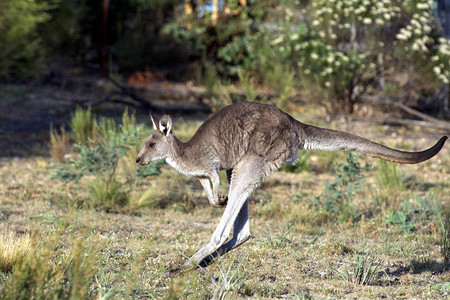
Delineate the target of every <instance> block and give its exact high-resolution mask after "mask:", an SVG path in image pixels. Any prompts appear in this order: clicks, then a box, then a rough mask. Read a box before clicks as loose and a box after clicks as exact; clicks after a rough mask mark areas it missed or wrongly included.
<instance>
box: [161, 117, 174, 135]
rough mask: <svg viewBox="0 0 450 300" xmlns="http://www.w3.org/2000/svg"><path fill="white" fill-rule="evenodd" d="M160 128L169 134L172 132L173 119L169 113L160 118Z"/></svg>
mask: <svg viewBox="0 0 450 300" xmlns="http://www.w3.org/2000/svg"><path fill="white" fill-rule="evenodd" d="M159 130H160V131H161V132H162V133H164V134H165V135H169V134H170V133H171V132H172V119H171V118H170V116H169V115H164V116H162V117H161V120H159Z"/></svg>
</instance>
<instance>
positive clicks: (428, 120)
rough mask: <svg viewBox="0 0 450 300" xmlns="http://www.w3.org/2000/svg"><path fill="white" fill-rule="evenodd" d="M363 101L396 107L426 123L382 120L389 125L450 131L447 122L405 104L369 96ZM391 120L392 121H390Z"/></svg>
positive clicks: (364, 96)
mask: <svg viewBox="0 0 450 300" xmlns="http://www.w3.org/2000/svg"><path fill="white" fill-rule="evenodd" d="M361 101H362V102H366V103H370V104H387V105H392V106H395V107H398V108H400V109H401V110H403V111H405V112H407V113H409V114H411V115H413V116H416V117H418V118H420V119H422V120H424V121H418V120H404V119H396V118H390V117H388V118H382V119H383V120H385V121H386V122H389V123H397V124H407V125H418V126H425V127H435V128H441V129H449V130H450V123H449V122H446V121H442V120H439V119H436V118H434V117H432V116H429V115H427V114H424V113H421V112H420V111H417V110H415V109H413V108H411V107H409V106H406V105H404V104H403V103H400V102H397V101H393V100H391V99H387V98H384V99H380V98H376V97H374V96H369V95H363V96H361ZM389 120H390V121H389Z"/></svg>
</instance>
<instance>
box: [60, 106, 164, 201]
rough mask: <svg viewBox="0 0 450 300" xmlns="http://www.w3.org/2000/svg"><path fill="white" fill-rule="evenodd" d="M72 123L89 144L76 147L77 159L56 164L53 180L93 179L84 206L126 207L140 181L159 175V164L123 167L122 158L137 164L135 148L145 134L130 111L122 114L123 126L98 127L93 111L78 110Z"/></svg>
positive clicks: (105, 120)
mask: <svg viewBox="0 0 450 300" xmlns="http://www.w3.org/2000/svg"><path fill="white" fill-rule="evenodd" d="M71 124H76V125H75V126H74V128H77V129H78V130H77V133H78V134H77V136H78V138H77V139H78V140H79V141H85V142H86V144H75V145H74V146H75V148H76V149H77V151H78V155H77V156H76V158H74V159H70V160H68V161H66V162H64V163H62V164H57V165H54V166H53V169H54V170H55V171H54V173H53V175H52V178H53V179H61V180H64V181H66V182H70V181H75V182H79V181H80V180H81V179H82V178H83V177H85V176H89V175H91V176H94V179H90V180H89V182H88V190H89V193H90V198H89V199H86V200H85V201H84V204H83V206H86V207H88V208H93V207H95V208H97V207H98V208H106V209H110V208H113V207H115V206H119V207H120V206H124V205H126V204H127V203H128V202H129V194H130V193H131V191H132V190H133V187H134V185H135V184H137V183H138V182H139V181H140V179H141V178H143V177H146V176H150V175H156V174H159V173H160V166H161V165H160V164H152V165H150V166H147V167H145V168H136V167H135V165H134V163H133V166H134V168H130V167H129V165H128V164H125V163H124V164H120V160H121V159H122V160H130V159H131V160H132V161H133V162H134V157H135V156H136V154H137V149H136V148H137V146H138V145H140V143H141V139H142V138H143V136H144V135H145V131H146V130H145V127H144V126H141V125H139V126H138V125H137V124H136V119H135V117H134V116H133V115H132V116H130V115H129V114H128V111H125V112H124V113H123V116H122V124H120V125H117V124H116V122H115V121H114V120H113V119H109V118H101V119H100V121H99V122H98V124H97V122H96V121H94V120H92V116H91V115H90V109H88V110H87V111H84V110H82V109H81V108H77V111H76V112H75V114H74V115H73V116H72V120H71ZM88 125H90V126H91V127H89V126H88ZM94 128H95V129H94ZM93 133H95V134H93ZM94 140H95V141H96V142H94ZM130 156H133V158H130Z"/></svg>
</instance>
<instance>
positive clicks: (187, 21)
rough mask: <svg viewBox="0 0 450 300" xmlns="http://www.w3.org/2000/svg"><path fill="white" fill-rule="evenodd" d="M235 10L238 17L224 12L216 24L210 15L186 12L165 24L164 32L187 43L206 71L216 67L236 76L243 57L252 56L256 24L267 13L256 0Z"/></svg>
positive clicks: (190, 53) (218, 71)
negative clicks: (252, 41) (252, 40)
mask: <svg viewBox="0 0 450 300" xmlns="http://www.w3.org/2000/svg"><path fill="white" fill-rule="evenodd" d="M227 5H236V4H233V3H231V2H230V3H227ZM203 9H204V8H203ZM205 12H206V11H205ZM235 12H237V13H236V14H237V16H236V15H235V14H234V13H233V14H230V13H228V14H227V13H224V14H223V17H222V18H221V20H220V22H218V23H217V24H215V25H214V24H212V22H211V15H210V14H207V13H205V14H204V15H201V14H198V16H196V15H195V14H185V15H183V16H180V17H179V18H178V19H176V20H175V21H174V22H171V23H168V24H166V25H165V26H164V28H163V31H162V32H163V33H164V34H166V35H169V36H171V37H172V38H174V39H175V40H176V41H177V42H178V43H180V44H183V45H185V46H187V49H186V50H187V51H188V53H189V55H190V57H191V58H192V59H193V60H196V61H200V64H201V66H202V69H203V70H206V69H207V68H208V67H211V66H213V67H214V68H215V70H216V72H217V73H218V74H220V75H221V76H225V77H234V78H235V77H237V76H238V74H239V73H240V72H242V70H243V64H244V60H245V59H246V58H247V57H249V56H251V50H252V49H251V42H250V41H251V39H252V34H253V31H254V29H255V23H256V22H258V21H259V20H261V19H262V18H263V17H264V15H265V12H264V9H263V6H262V4H260V3H258V2H257V1H248V5H246V6H242V7H239V8H236V10H235ZM202 73H204V72H202Z"/></svg>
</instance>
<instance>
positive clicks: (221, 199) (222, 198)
mask: <svg viewBox="0 0 450 300" xmlns="http://www.w3.org/2000/svg"><path fill="white" fill-rule="evenodd" d="M227 203H228V196H224V195H220V196H219V204H218V206H219V207H224V206H226V205H227Z"/></svg>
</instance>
